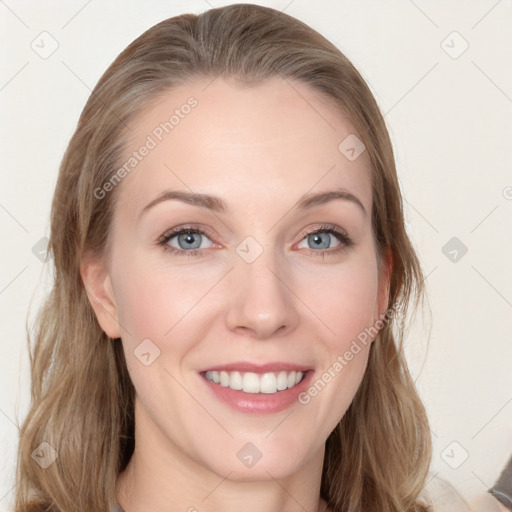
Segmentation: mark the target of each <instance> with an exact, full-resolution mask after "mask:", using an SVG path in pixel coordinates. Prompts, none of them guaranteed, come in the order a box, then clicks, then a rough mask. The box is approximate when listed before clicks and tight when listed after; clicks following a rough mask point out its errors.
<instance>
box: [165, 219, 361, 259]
mask: <svg viewBox="0 0 512 512" xmlns="http://www.w3.org/2000/svg"><path fill="white" fill-rule="evenodd" d="M316 233H328V234H330V235H334V236H335V237H336V238H338V240H339V242H340V244H339V245H338V246H337V247H335V248H334V249H327V250H322V251H315V250H313V249H309V250H310V251H312V252H313V254H314V255H315V256H321V257H322V258H325V256H330V255H333V254H338V253H340V252H342V251H344V250H345V249H346V248H347V247H350V246H351V245H353V241H352V239H351V238H350V237H349V236H348V235H347V234H346V233H344V232H343V231H341V230H339V229H338V228H336V227H335V226H333V225H331V224H326V225H323V226H320V227H318V228H316V229H314V230H312V231H309V232H307V233H306V234H305V235H304V236H303V237H302V238H301V240H300V241H301V242H302V240H304V239H305V238H306V237H308V236H310V235H314V234H316ZM184 234H200V235H204V236H206V237H208V238H211V237H210V235H209V234H208V233H207V232H205V231H203V230H202V229H199V228H196V227H194V226H186V227H179V228H173V229H172V230H171V231H167V232H166V233H164V234H163V235H162V236H161V237H160V238H159V240H158V242H157V243H158V245H160V246H162V247H163V249H164V251H169V252H170V253H173V254H176V255H178V256H181V255H186V256H187V257H193V256H201V255H203V251H205V250H206V249H192V250H190V251H185V250H183V249H176V247H172V246H170V245H168V242H169V241H170V240H172V239H173V238H174V237H177V236H179V235H184Z"/></svg>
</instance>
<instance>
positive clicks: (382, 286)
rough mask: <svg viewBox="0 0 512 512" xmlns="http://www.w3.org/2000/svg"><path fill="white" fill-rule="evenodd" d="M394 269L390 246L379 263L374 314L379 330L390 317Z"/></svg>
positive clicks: (374, 321)
mask: <svg viewBox="0 0 512 512" xmlns="http://www.w3.org/2000/svg"><path fill="white" fill-rule="evenodd" d="M392 270H393V253H392V252H391V249H389V248H388V249H386V251H385V253H384V255H383V256H382V261H381V262H380V265H379V274H378V290H377V299H376V301H375V309H374V315H373V325H374V327H375V328H377V329H378V330H380V329H381V328H382V327H384V324H385V322H386V321H385V318H388V314H387V313H388V310H389V308H390V304H389V287H390V278H391V273H392ZM376 336H377V334H375V336H374V338H373V340H372V341H374V340H375V337H376Z"/></svg>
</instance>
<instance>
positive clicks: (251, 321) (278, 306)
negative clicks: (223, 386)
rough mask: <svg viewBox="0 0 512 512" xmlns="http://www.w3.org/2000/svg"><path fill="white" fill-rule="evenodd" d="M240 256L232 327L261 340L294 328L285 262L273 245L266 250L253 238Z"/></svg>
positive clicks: (230, 317) (242, 245) (244, 243)
mask: <svg viewBox="0 0 512 512" xmlns="http://www.w3.org/2000/svg"><path fill="white" fill-rule="evenodd" d="M236 252H237V254H236V255H235V260H234V267H235V268H234V272H233V276H232V282H233V283H234V284H235V290H234V291H233V301H232V302H231V307H230V311H229V313H228V316H227V318H228V323H229V327H230V328H231V329H238V330H240V329H242V330H243V329H245V330H249V331H252V332H253V335H255V336H256V337H258V338H264V337H268V336H272V334H274V333H275V332H276V331H278V330H279V329H282V330H288V329H289V328H291V327H293V326H294V325H295V323H296V321H297V314H296V311H295V306H294V300H293V293H292V292H291V290H290V288H289V285H288V280H289V279H288V274H289V272H287V265H286V262H285V260H284V259H283V258H280V257H279V253H278V251H276V250H275V249H274V247H273V246H272V245H270V242H269V243H268V244H267V245H266V246H263V244H260V243H259V242H257V241H256V240H255V239H254V238H252V237H247V238H246V239H245V240H244V241H242V242H241V243H240V244H239V245H238V247H237V249H236ZM285 328H286V329H285Z"/></svg>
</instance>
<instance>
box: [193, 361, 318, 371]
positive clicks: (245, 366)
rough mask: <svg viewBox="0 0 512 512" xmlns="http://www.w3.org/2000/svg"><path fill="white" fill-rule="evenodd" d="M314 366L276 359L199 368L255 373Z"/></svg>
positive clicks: (303, 369)
mask: <svg viewBox="0 0 512 512" xmlns="http://www.w3.org/2000/svg"><path fill="white" fill-rule="evenodd" d="M312 369H313V367H312V366H306V365H303V364H294V363H285V362H280V361H274V362H270V363H265V364H261V363H251V362H247V361H238V362H234V363H227V364H218V365H215V366H209V367H208V368H203V369H202V370H199V372H200V373H202V372H206V371H221V370H225V371H237V370H238V371H242V372H253V373H267V372H276V371H281V370H284V371H288V372H291V371H294V370H295V371H296V372H307V371H308V370H312Z"/></svg>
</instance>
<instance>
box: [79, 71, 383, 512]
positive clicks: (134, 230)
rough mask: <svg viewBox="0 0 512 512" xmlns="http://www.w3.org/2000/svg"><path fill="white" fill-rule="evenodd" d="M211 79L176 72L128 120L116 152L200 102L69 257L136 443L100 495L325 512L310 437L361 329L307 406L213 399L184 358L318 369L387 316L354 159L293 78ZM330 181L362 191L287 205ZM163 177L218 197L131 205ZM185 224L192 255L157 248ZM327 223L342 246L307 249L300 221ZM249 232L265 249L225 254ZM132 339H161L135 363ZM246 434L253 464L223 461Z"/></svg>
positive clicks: (341, 125)
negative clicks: (114, 346) (109, 343)
mask: <svg viewBox="0 0 512 512" xmlns="http://www.w3.org/2000/svg"><path fill="white" fill-rule="evenodd" d="M210 82H211V78H209V79H205V80H197V81H195V82H193V83H190V84H187V85H181V86H179V87H177V88H175V89H173V90H172V91H169V92H167V93H166V94H165V95H163V96H161V97H160V98H159V99H158V101H156V102H154V103H153V104H152V106H151V107H150V108H148V109H146V111H144V112H143V114H142V115H141V116H139V117H138V118H137V119H135V120H132V121H131V123H130V126H131V127H132V133H131V134H130V140H129V144H128V146H127V155H129V154H131V152H132V151H134V150H136V149H137V148H139V147H140V146H141V145H142V144H144V142H145V140H146V137H147V136H148V135H149V134H151V133H152V131H153V130H154V128H155V126H158V125H159V123H161V122H162V121H164V120H166V119H168V118H169V115H170V113H172V112H173V111H174V110H175V109H176V108H177V107H179V106H180V105H182V104H184V103H186V101H187V98H189V97H190V96H193V97H195V98H196V99H197V101H198V104H197V106H196V107H195V108H194V109H193V110H192V111H191V112H190V114H188V115H187V116H186V117H185V118H184V119H181V120H180V123H179V125H177V126H176V127H175V128H174V129H173V130H172V132H171V133H169V134H166V135H165V136H164V138H163V140H162V141H161V142H159V143H158V144H157V146H156V147H155V148H154V149H152V150H151V152H150V153H149V154H148V155H147V156H146V157H145V158H144V159H143V160H142V161H141V162H140V163H139V164H138V166H137V167H136V169H134V170H133V171H132V172H131V173H130V174H129V175H128V176H126V177H125V178H124V180H123V181H122V183H121V184H120V185H118V187H119V189H117V190H116V191H115V192H116V194H118V195H117V208H116V210H115V214H114V218H113V223H112V229H111V233H110V234H109V240H110V244H111V247H110V249H111V250H110V252H109V253H108V254H107V255H105V257H100V256H95V255H93V254H91V253H87V254H86V255H84V258H83V261H82V266H81V273H82V277H83V280H84V283H85V286H86V289H87V292H88V295H89V298H90V301H91V304H92V306H93V308H94V310H95V313H96V315H97V318H98V321H99V323H100V325H101V327H102V329H103V330H104V331H105V333H107V335H108V336H110V337H112V338H118V337H120V338H122V343H123V348H124V352H125V356H126V360H127V365H128V370H129V372H130V376H131V378H132V381H133V383H134V386H135V389H136V393H137V396H136V411H135V425H136V448H135V452H134V454H133V456H132V458H131V461H130V463H129V465H128V468H127V470H126V471H125V472H124V473H122V474H121V475H120V476H119V478H118V480H117V484H116V487H117V489H116V497H117V500H118V502H119V504H120V505H121V506H122V507H123V509H124V510H125V512H142V511H147V510H151V511H153V512H168V511H169V510H180V511H187V510H190V511H192V510H197V511H200V512H203V511H209V512H213V511H215V512H235V511H236V512H239V511H240V510H244V511H245V512H261V511H265V512H299V511H301V512H303V511H308V512H317V511H318V512H323V511H324V510H325V507H326V503H325V502H324V501H323V500H322V499H320V481H321V472H322V463H323V458H324V443H325V440H326V439H327V437H328V435H329V434H330V432H331V431H332V430H333V429H334V427H335V426H336V424H337V423H338V422H339V421H340V419H341V418H342V417H343V415H344V413H345V411H346V410H347V408H348V407H349V405H350V403H351V401H352V399H353V397H354V395H355V393H356V391H357V389H358V387H359V385H360V383H361V380H362V378H363V375H364V371H365V369H366V366H367V360H368V355H369V351H370V347H371V340H370V342H369V343H368V344H367V345H365V346H364V345H362V346H361V348H362V350H361V351H360V352H359V353H358V354H357V355H356V356H355V357H354V358H353V359H352V360H351V361H350V363H349V364H348V365H347V366H346V367H344V368H343V371H341V372H340V373H339V374H337V375H336V377H335V378H334V379H332V381H331V382H329V384H328V385H327V386H326V387H325V389H323V390H322V391H321V392H320V393H319V394H318V395H317V396H316V397H314V398H312V399H311V401H310V403H308V404H307V405H302V404H300V403H295V404H294V405H293V406H292V407H290V408H289V409H287V410H285V411H282V412H279V413H275V414H274V413H272V414H256V415H255V414H246V413H241V412H239V411H235V410H232V409H230V408H228V407H227V406H226V405H225V404H224V403H222V402H220V401H218V400H217V399H216V398H213V397H212V396H210V394H209V393H207V392H206V391H205V385H204V382H203V381H202V380H201V379H202V377H201V376H200V375H199V374H198V369H200V368H204V367H207V366H208V365H210V366H214V365H219V364H221V363H231V362H234V361H250V362H259V363H265V362H269V361H289V362H291V363H296V364H298V363H301V364H307V365H312V366H313V367H314V369H315V372H316V375H317V376H318V377H320V376H321V375H322V373H323V372H324V371H325V370H326V369H328V368H329V367H332V365H333V363H334V362H335V361H336V358H337V357H338V356H339V355H340V354H344V353H345V352H346V350H348V348H349V347H350V344H351V343H352V342H353V340H354V339H356V337H357V335H358V334H359V333H361V332H362V331H363V330H364V329H365V328H368V327H370V326H372V325H374V324H375V322H376V320H377V319H378V318H379V316H380V315H382V314H384V313H385V311H386V308H387V290H388V283H389V268H390V264H389V261H388V259H386V260H385V263H384V265H383V267H382V269H383V270H381V272H379V271H378V267H377V255H376V251H375V247H374V241H373V235H372V229H371V211H372V195H371V183H370V173H369V170H368V161H367V160H366V155H365V153H363V154H362V155H361V156H360V157H359V158H357V159H356V160H354V161H349V160H348V159H347V158H346V157H345V156H344V155H343V154H342V153H341V152H340V151H339V150H338V145H339V144H340V142H341V141H342V140H343V139H345V137H347V135H349V134H351V133H354V129H353V128H352V126H351V125H350V124H349V123H348V122H347V121H346V120H344V119H343V118H342V117H341V116H340V115H339V114H337V113H336V112H335V111H334V109H333V107H332V105H331V104H330V103H328V102H327V101H326V100H325V99H324V98H323V97H322V96H320V95H319V94H318V93H317V92H316V91H314V90H313V89H311V88H310V87H309V86H307V85H305V84H301V83H294V84H293V88H292V87H291V85H290V84H288V83H286V82H285V81H284V80H282V79H281V78H272V79H267V80H265V81H264V82H262V83H260V84H259V85H257V86H254V87H245V88H241V87H239V86H238V85H237V84H236V83H234V82H233V81H230V80H223V79H220V78H217V79H216V80H214V81H213V82H211V83H210ZM208 84H209V85H208ZM207 85H208V87H206V86H207ZM205 87H206V88H205ZM299 93H300V94H299ZM340 188H342V189H343V190H345V191H347V192H349V193H350V194H352V195H353V196H354V197H355V198H357V200H358V201H359V202H360V203H361V204H360V205H359V204H357V202H356V201H355V200H348V199H335V200H331V201H328V202H325V203H324V204H320V205H316V206H313V207H311V208H308V209H304V210H298V209H296V208H295V204H296V202H297V201H298V200H299V199H300V198H301V197H302V196H303V195H304V194H309V193H317V192H324V191H331V190H339V189H340ZM166 190H179V191H184V192H195V193H202V194H210V195H214V196H217V197H219V198H220V199H222V201H224V203H225V204H226V207H227V210H226V211H225V212H213V211H210V210H208V209H207V208H204V207H200V206H196V205H191V204H185V203H183V202H181V201H178V200H165V201H161V202H159V203H158V204H155V205H154V206H153V207H151V208H149V209H148V210H147V211H146V212H145V213H142V210H143V209H144V207H145V206H146V205H148V204H149V203H150V202H151V201H153V200H154V199H155V198H156V197H158V196H159V195H160V194H161V193H162V192H164V191H166ZM191 223H192V224H194V226H195V227H198V228H199V229H201V230H203V231H204V230H207V235H200V234H196V235H194V236H195V238H194V239H193V241H200V242H201V245H200V248H201V249H200V250H201V251H202V253H201V255H194V256H190V257H188V256H187V254H185V252H186V251H187V250H188V251H190V250H191V249H187V247H188V246H187V245H186V244H187V241H186V240H183V238H182V239H181V245H180V242H179V240H178V237H177V236H175V237H174V238H173V239H172V240H169V241H168V242H167V247H169V246H171V247H174V248H175V249H178V250H181V251H182V254H179V255H178V254H175V253H172V252H170V251H169V250H167V251H166V250H164V246H163V245H159V244H158V240H160V239H161V237H162V235H163V234H165V233H166V232H168V231H169V230H170V229H171V228H174V227H181V226H184V227H186V226H188V225H190V224H191ZM325 224H329V225H330V226H334V227H336V228H338V229H340V230H341V231H342V232H344V233H346V234H347V235H348V236H349V238H350V240H351V241H352V244H350V245H346V246H345V245H344V242H341V241H340V240H339V239H338V238H337V237H336V236H334V235H329V233H326V232H325V231H322V232H321V234H320V237H321V240H320V248H316V246H315V244H314V241H315V240H313V238H314V236H309V237H308V233H310V232H311V231H313V230H315V229H316V228H319V227H322V226H324V225H325ZM248 236H251V237H253V239H255V240H256V241H257V242H258V244H259V245H260V246H261V247H262V248H263V252H262V254H261V255H260V256H259V257H258V258H257V259H256V260H255V261H254V262H252V263H250V264H249V263H247V262H246V261H245V260H244V259H243V258H241V257H240V256H239V254H238V253H237V252H236V248H237V246H238V245H239V244H240V243H241V242H242V241H243V240H244V239H245V238H246V237H248ZM317 236H318V235H317ZM188 243H189V244H190V242H188ZM340 244H342V245H341V246H340ZM340 247H342V249H341V250H340V251H336V249H338V248H340ZM321 251H324V252H325V254H324V256H321V255H319V254H318V253H319V252H321ZM144 339H150V340H151V341H152V343H154V344H155V345H156V346H157V347H158V348H159V350H160V356H159V357H158V358H156V359H155V360H154V362H152V364H150V365H149V366H145V365H144V364H142V363H141V361H140V360H139V359H138V358H137V357H136V356H135V355H134V349H135V348H136V347H137V346H138V345H139V344H140V343H141V342H142V340H144ZM248 442H251V443H253V444H254V445H255V446H256V447H258V449H259V451H260V452H261V454H262V457H261V459H260V460H259V462H258V463H257V464H255V465H254V466H253V467H251V468H248V467H246V466H245V465H244V464H242V463H241V462H240V460H239V459H238V458H237V453H238V451H239V450H240V449H241V448H242V446H244V445H245V444H246V443H248Z"/></svg>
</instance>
